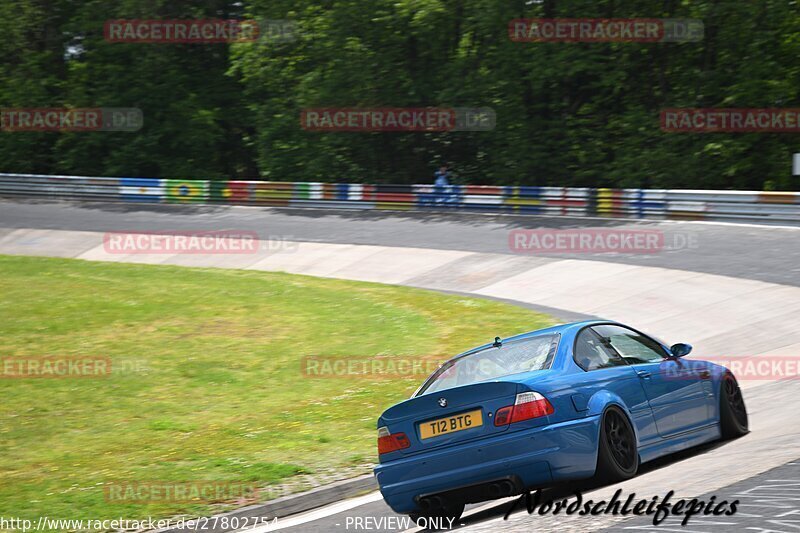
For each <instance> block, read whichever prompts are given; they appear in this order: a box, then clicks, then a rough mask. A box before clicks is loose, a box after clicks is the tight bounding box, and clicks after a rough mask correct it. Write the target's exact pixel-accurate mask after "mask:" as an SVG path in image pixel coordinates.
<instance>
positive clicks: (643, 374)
mask: <svg viewBox="0 0 800 533" xmlns="http://www.w3.org/2000/svg"><path fill="white" fill-rule="evenodd" d="M636 374H637V375H638V376H639V377H640V378H642V379H650V372H648V371H647V370H637V371H636Z"/></svg>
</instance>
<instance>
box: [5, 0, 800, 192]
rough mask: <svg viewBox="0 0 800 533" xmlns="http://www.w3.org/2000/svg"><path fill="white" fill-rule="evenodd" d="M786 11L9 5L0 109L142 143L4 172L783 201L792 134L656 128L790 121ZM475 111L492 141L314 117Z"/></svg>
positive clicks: (106, 139)
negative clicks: (136, 114) (746, 194)
mask: <svg viewBox="0 0 800 533" xmlns="http://www.w3.org/2000/svg"><path fill="white" fill-rule="evenodd" d="M537 17H546V18H551V17H558V18H577V17H580V18H585V17H608V18H627V17H647V18H656V17H658V18H694V19H699V20H702V21H703V23H704V25H705V33H704V38H703V39H702V40H700V41H698V42H682V43H670V42H659V43H624V42H615V43H563V42H550V43H532V42H513V41H512V40H511V39H509V37H508V32H507V28H508V23H509V21H511V20H512V19H516V18H537ZM188 18H220V19H232V18H244V19H255V20H259V21H264V20H276V19H287V20H291V21H294V23H296V29H297V31H296V34H295V38H294V39H292V40H285V39H284V40H280V39H271V38H266V37H264V38H261V39H260V40H258V41H257V42H242V43H233V44H165V43H151V44H143V43H114V42H108V41H107V40H106V39H105V38H104V34H103V27H104V23H105V22H106V21H108V20H113V19H188ZM799 28H800V12H798V4H797V3H796V2H790V1H789V0H761V1H759V2H750V1H740V0H659V1H654V0H541V1H537V0H503V1H486V0H336V1H334V0H292V1H288V0H244V1H234V0H195V1H180V0H178V1H175V0H120V1H118V2H108V1H106V0H8V1H5V2H2V3H0V30H2V34H3V36H4V38H3V39H2V40H0V107H3V108H37V107H39V108H41V107H137V108H140V109H141V110H142V111H143V113H144V121H145V122H144V127H143V128H142V129H141V130H139V131H138V132H135V133H131V132H58V133H56V132H0V161H2V164H1V165H0V170H2V171H5V172H8V171H16V172H42V173H61V174H79V175H117V176H155V177H171V178H203V179H208V178H223V177H225V178H241V179H269V180H294V181H355V182H373V183H375V182H379V183H410V182H427V181H430V180H431V175H432V173H433V170H434V168H435V166H436V165H437V164H438V163H439V162H440V161H447V162H449V163H450V164H451V166H452V167H453V169H454V170H455V172H456V173H457V176H458V177H457V179H458V181H460V182H462V183H485V184H494V183H497V184H530V185H570V186H616V187H658V188H660V187H675V188H687V187H688V188H722V189H790V190H792V189H793V190H796V189H798V188H799V187H798V181H800V178H798V177H792V176H791V157H792V153H793V152H800V143H798V140H800V135H798V134H794V133H668V132H665V131H662V129H661V127H660V122H659V113H660V110H661V109H663V108H669V107H692V108H694V107H701V108H712V107H743V108H793V107H798V108H800V100H799V99H798V98H799V95H798V91H800V29H799ZM427 106H434V107H490V108H492V109H493V110H494V111H495V113H496V127H495V128H494V129H493V130H491V131H460V132H315V131H307V130H304V129H303V128H301V126H300V113H301V111H302V110H303V109H305V108H315V107H365V108H375V107H427Z"/></svg>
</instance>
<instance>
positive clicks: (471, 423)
mask: <svg viewBox="0 0 800 533" xmlns="http://www.w3.org/2000/svg"><path fill="white" fill-rule="evenodd" d="M482 425H483V416H482V415H481V410H480V409H478V410H476V411H470V412H469V413H461V414H460V415H453V416H448V417H446V418H440V419H438V420H431V421H429V422H422V423H421V424H420V425H419V436H420V438H421V439H430V438H431V437H438V436H439V435H444V434H446V433H455V432H456V431H464V430H465V429H472V428H476V427H480V426H482Z"/></svg>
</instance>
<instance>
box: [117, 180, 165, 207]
mask: <svg viewBox="0 0 800 533" xmlns="http://www.w3.org/2000/svg"><path fill="white" fill-rule="evenodd" d="M119 194H120V197H121V198H122V199H123V200H125V201H128V202H160V201H161V196H162V195H163V194H164V187H163V186H162V184H161V180H160V179H156V178H120V180H119Z"/></svg>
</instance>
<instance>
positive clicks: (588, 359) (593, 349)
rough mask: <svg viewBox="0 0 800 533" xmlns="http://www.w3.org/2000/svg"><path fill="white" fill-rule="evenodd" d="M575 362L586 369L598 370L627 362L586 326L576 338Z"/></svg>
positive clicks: (623, 364)
mask: <svg viewBox="0 0 800 533" xmlns="http://www.w3.org/2000/svg"><path fill="white" fill-rule="evenodd" d="M574 352H575V353H574V357H575V362H576V363H578V366H579V367H581V368H582V369H584V370H597V369H600V368H609V367H612V366H625V365H626V364H627V363H626V362H625V360H624V359H622V358H621V357H620V356H619V355H618V354H616V353H615V352H614V350H611V349H609V348H608V347H607V346H605V345H604V344H603V341H602V339H601V338H600V336H599V335H597V333H595V332H594V331H592V329H591V328H585V329H584V330H583V331H581V332H580V333H579V334H578V338H577V339H575V350H574Z"/></svg>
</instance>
